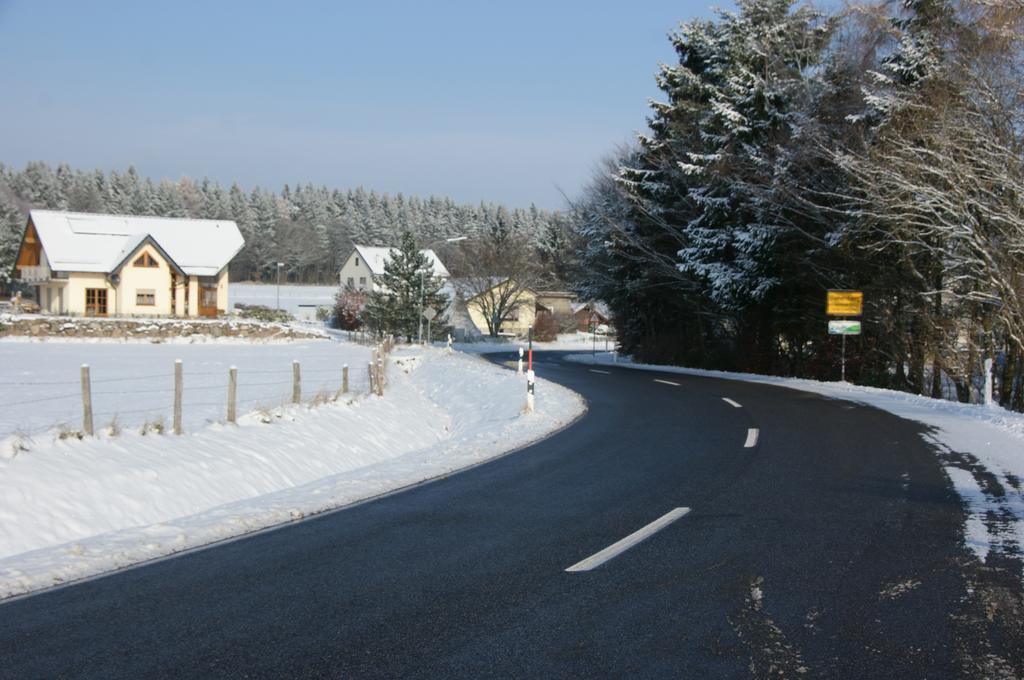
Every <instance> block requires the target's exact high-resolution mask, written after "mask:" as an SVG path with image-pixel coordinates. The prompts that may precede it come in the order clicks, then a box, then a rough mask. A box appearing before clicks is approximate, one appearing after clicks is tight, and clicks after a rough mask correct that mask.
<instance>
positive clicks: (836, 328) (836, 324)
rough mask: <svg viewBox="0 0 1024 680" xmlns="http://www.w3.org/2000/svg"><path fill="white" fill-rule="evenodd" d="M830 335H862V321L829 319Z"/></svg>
mask: <svg viewBox="0 0 1024 680" xmlns="http://www.w3.org/2000/svg"><path fill="white" fill-rule="evenodd" d="M828 334H829V335H860V321H845V320H843V321H829V322H828Z"/></svg>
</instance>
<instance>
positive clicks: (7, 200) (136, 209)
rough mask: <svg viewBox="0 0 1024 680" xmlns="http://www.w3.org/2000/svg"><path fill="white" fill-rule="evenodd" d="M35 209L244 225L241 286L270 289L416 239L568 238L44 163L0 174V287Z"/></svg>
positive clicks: (321, 189) (555, 230)
mask: <svg viewBox="0 0 1024 680" xmlns="http://www.w3.org/2000/svg"><path fill="white" fill-rule="evenodd" d="M32 208H45V209H51V210H71V211H79V212H93V213H111V214H134V215H156V216H160V217H191V218H203V219H229V220H234V221H235V222H237V223H238V226H239V229H240V230H241V231H242V235H243V236H244V237H245V248H244V249H243V250H242V252H241V253H240V254H239V255H238V257H236V258H235V260H234V261H233V262H232V263H231V278H232V280H235V281H241V280H246V281H270V280H274V278H275V277H276V269H277V267H276V263H278V262H283V263H284V266H283V267H282V276H283V277H287V280H288V281H290V282H292V283H335V282H337V276H338V271H339V270H340V269H341V265H342V264H343V258H344V257H346V256H347V255H348V253H349V252H350V251H351V246H352V244H353V243H359V244H362V245H370V246H393V245H397V244H398V242H399V240H400V237H401V234H402V233H403V232H404V231H410V232H412V233H413V234H415V236H416V238H417V239H418V241H419V242H420V243H423V244H429V243H431V242H434V241H439V240H443V239H445V238H449V237H455V236H467V237H474V236H476V235H478V234H484V233H490V232H492V231H494V230H504V231H512V232H514V233H515V234H516V236H517V238H520V239H523V240H525V241H526V242H527V243H528V244H529V245H530V247H531V248H533V249H534V250H535V251H537V252H538V254H539V257H541V259H544V260H546V261H553V260H554V259H555V257H554V255H553V253H554V250H555V249H556V248H558V247H559V246H560V243H561V240H560V239H561V238H562V235H563V234H564V233H566V231H567V219H568V218H567V216H566V215H565V214H562V213H558V212H552V211H547V210H541V209H538V208H537V207H535V206H530V207H529V208H525V209H522V208H515V209H509V208H507V207H505V206H502V205H498V204H493V203H479V204H476V205H471V204H459V203H456V202H455V201H453V200H452V199H451V198H447V197H438V196H431V197H429V198H426V199H423V198H419V197H416V196H411V197H408V196H404V195H403V194H400V193H399V194H394V195H392V194H387V193H377V192H375V191H367V190H365V189H363V188H362V187H360V188H356V189H348V190H342V189H329V188H327V187H325V186H314V185H312V184H299V185H296V186H295V187H290V186H289V185H285V186H284V188H283V189H282V190H281V191H280V192H276V191H271V190H267V189H262V188H259V187H257V188H255V189H252V190H251V191H244V190H243V189H241V188H240V187H239V186H238V185H237V184H232V185H231V186H230V187H229V188H227V189H225V188H224V187H222V186H221V185H220V184H218V183H217V182H214V181H210V180H208V179H203V180H200V181H194V180H191V179H189V178H187V177H186V178H182V179H181V180H179V181H177V182H172V181H168V180H163V181H158V182H154V181H153V180H151V179H149V178H142V177H140V176H139V175H138V173H137V172H136V171H135V169H134V168H131V167H129V168H128V169H127V170H126V171H124V172H117V171H113V172H109V173H104V172H102V171H100V170H94V171H83V170H77V169H72V168H71V167H69V166H68V165H66V164H61V165H58V166H57V168H56V170H54V169H52V168H51V167H50V166H49V165H47V164H46V163H42V162H31V163H28V164H27V165H26V166H25V167H24V168H23V169H21V170H14V169H11V168H7V167H4V166H3V165H0V288H2V287H4V286H5V285H7V286H9V285H10V283H11V281H10V277H11V274H12V267H13V264H14V259H15V257H16V256H17V250H18V247H19V245H20V242H21V236H22V232H23V231H24V228H25V224H26V220H27V215H28V211H29V210H30V209H32Z"/></svg>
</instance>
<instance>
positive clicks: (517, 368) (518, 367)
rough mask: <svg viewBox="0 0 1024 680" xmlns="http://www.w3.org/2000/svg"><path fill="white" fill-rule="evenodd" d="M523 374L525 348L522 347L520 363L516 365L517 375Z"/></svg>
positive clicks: (520, 349)
mask: <svg viewBox="0 0 1024 680" xmlns="http://www.w3.org/2000/svg"><path fill="white" fill-rule="evenodd" d="M522 374H523V348H522V347H520V348H519V364H518V366H517V367H516V375H522Z"/></svg>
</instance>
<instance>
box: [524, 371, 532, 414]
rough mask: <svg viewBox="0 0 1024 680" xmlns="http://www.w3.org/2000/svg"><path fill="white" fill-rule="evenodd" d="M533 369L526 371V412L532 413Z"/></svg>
mask: <svg viewBox="0 0 1024 680" xmlns="http://www.w3.org/2000/svg"><path fill="white" fill-rule="evenodd" d="M533 377H534V376H533V371H532V370H530V371H527V372H526V412H527V413H533Z"/></svg>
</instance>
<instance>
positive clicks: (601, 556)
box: [566, 508, 690, 571]
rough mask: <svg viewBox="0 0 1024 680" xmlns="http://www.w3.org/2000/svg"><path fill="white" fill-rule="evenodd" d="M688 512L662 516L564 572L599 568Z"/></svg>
mask: <svg viewBox="0 0 1024 680" xmlns="http://www.w3.org/2000/svg"><path fill="white" fill-rule="evenodd" d="M688 512H690V509H689V508H676V509H675V510H672V511H671V512H668V513H666V514H664V515H662V516H661V517H659V518H658V519H656V520H654V521H653V522H651V523H650V524H648V525H647V526H645V527H644V528H642V529H638V530H637V531H634V532H633V533H631V534H630V535H629V536H626V537H625V538H624V539H622V540H621V541H616V542H615V543H612V544H611V545H610V546H608V547H607V548H605V549H604V550H602V551H601V552H598V553H594V554H593V555H591V556H590V557H588V558H587V559H585V560H583V561H582V562H577V563H576V564H574V565H572V566H571V567H569V568H568V569H566V571H590V570H591V569H594V568H596V567H599V566H601V565H602V564H604V563H605V562H607V561H608V560H610V559H612V558H613V557H616V556H618V555H621V554H622V553H624V552H626V551H627V550H629V549H630V548H632V547H633V546H634V545H636V544H637V543H639V542H640V541H642V540H644V539H645V538H648V537H650V536H652V535H653V534H655V533H657V532H659V531H661V530H662V529H664V528H665V527H667V526H668V525H669V524H672V522H675V521H676V520H677V519H679V518H680V517H682V516H683V515H685V514H686V513H688Z"/></svg>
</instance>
